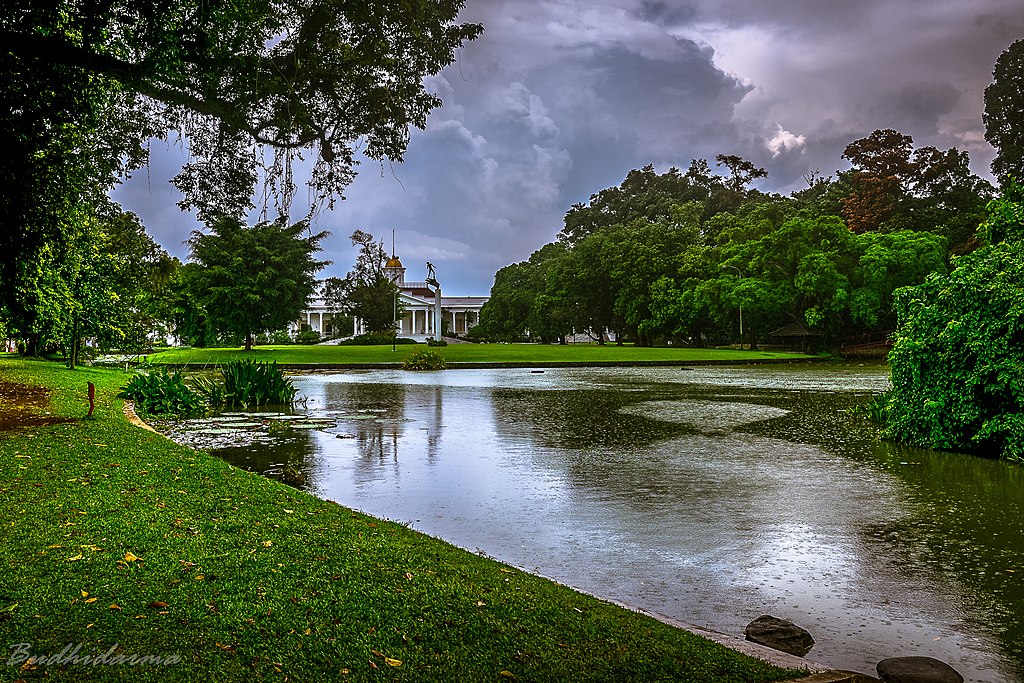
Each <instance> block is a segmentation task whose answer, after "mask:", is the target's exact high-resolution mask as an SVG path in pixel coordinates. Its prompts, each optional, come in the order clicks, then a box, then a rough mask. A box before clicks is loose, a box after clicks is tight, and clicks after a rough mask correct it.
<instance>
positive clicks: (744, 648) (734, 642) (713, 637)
mask: <svg viewBox="0 0 1024 683" xmlns="http://www.w3.org/2000/svg"><path fill="white" fill-rule="evenodd" d="M755 362H756V361H755ZM787 362H797V361H787ZM709 364H712V365H721V363H715V362H711V363H709ZM747 364H749V363H747ZM527 367H533V366H527ZM123 412H124V415H125V417H126V418H127V419H128V421H129V422H131V423H132V424H133V425H135V426H136V427H139V428H140V429H144V430H147V431H150V432H153V433H154V434H159V435H161V436H163V437H164V438H169V437H167V435H165V434H163V433H162V432H160V431H158V430H156V429H154V428H153V427H152V426H151V425H150V424H148V423H147V422H146V421H145V420H143V419H142V418H140V417H139V416H138V414H137V413H136V412H135V408H134V405H133V403H132V402H131V401H125V402H124V411H123ZM229 466H230V467H236V466H235V465H229ZM307 493H308V492H307ZM309 495H314V494H309ZM314 497H316V496H314ZM322 500H327V499H322ZM359 512H360V514H363V515H366V516H367V517H374V515H370V514H368V513H365V512H362V511H359ZM378 519H379V518H378ZM382 521H384V520H382ZM420 533H422V532H420ZM428 535H429V534H428ZM433 538H437V539H438V540H441V541H444V542H446V543H447V542H449V541H446V540H445V539H443V538H440V537H437V536H433ZM467 552H472V551H469V550H467ZM510 566H514V565H510ZM517 568H518V569H519V570H520V571H522V572H524V573H527V574H532V575H534V576H538V577H541V578H545V579H547V580H549V581H552V582H554V583H558V584H560V585H563V586H565V587H566V588H568V589H570V590H572V591H575V592H577V593H583V594H585V595H589V596H591V597H594V598H596V599H598V600H602V601H604V602H608V603H611V604H613V605H617V606H619V607H622V608H623V609H627V610H629V611H631V612H635V613H637V614H642V615H644V616H646V617H650V618H652V619H656V620H658V621H660V622H662V623H664V624H667V625H669V626H672V627H674V628H678V629H681V630H683V631H687V632H688V633H692V634H694V635H697V636H700V637H702V638H705V639H707V640H710V641H712V642H714V643H717V644H719V645H721V646H723V647H727V648H729V649H730V650H733V651H734V652H738V653H740V654H742V655H746V656H748V657H754V658H756V659H759V660H761V661H763V662H767V663H769V664H772V665H774V666H778V667H781V668H785V669H794V670H801V669H805V670H806V671H807V672H808V674H809V675H808V676H805V677H802V678H797V679H792V682H793V683H860V681H864V680H871V679H869V678H864V676H865V675H864V674H859V673H854V672H847V671H840V670H837V669H832V668H830V667H829V666H828V665H826V664H822V663H820V662H816V661H814V660H812V659H807V658H806V657H797V656H796V655H791V654H789V653H786V652H782V651H781V650H774V649H772V648H770V647H767V646H765V645H760V644H758V643H755V642H752V641H749V640H746V639H744V638H740V637H738V636H734V635H730V634H728V633H721V632H719V631H714V630H712V629H708V628H703V627H701V626H697V625H695V624H691V623H688V622H684V621H680V620H678V619H674V618H672V617H669V616H666V615H664V614H661V613H658V612H653V611H651V610H647V609H643V608H641V607H636V606H635V605H631V604H629V603H626V602H622V601H620V600H615V599H612V598H608V597H605V596H601V595H597V594H595V593H591V592H589V591H585V590H582V589H580V588H577V587H575V586H571V585H569V584H566V583H564V582H562V581H559V580H557V579H554V578H551V577H548V576H544V575H543V574H537V573H535V572H530V571H528V570H526V569H524V568H522V567H517Z"/></svg>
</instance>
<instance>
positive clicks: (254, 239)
mask: <svg viewBox="0 0 1024 683" xmlns="http://www.w3.org/2000/svg"><path fill="white" fill-rule="evenodd" d="M210 227H211V230H212V233H210V234H203V233H201V232H195V233H193V234H192V238H191V239H190V240H189V246H190V247H191V249H192V258H193V259H194V260H195V263H196V268H195V269H193V270H191V271H190V273H189V277H188V280H187V281H186V284H187V286H188V289H189V294H190V295H191V297H192V299H193V301H194V304H197V305H198V306H199V307H200V308H201V310H202V312H203V313H204V314H205V315H206V316H208V317H209V320H210V321H211V322H212V323H213V325H214V326H215V327H216V328H217V329H218V330H219V331H221V332H223V333H228V334H235V335H238V336H240V337H242V338H244V340H245V345H246V349H249V348H251V346H252V335H254V334H258V333H261V332H267V331H270V330H278V329H281V328H282V327H285V326H287V325H288V323H290V322H292V321H294V320H296V319H298V317H299V315H300V313H301V312H302V310H303V309H304V308H305V306H306V302H307V301H308V300H309V298H310V296H311V295H312V294H313V292H314V290H315V287H316V280H315V278H314V274H315V273H316V271H317V270H319V269H320V268H321V267H322V266H324V265H325V264H326V263H327V262H325V261H317V260H316V259H314V258H313V254H315V253H316V252H318V251H320V246H319V245H320V240H322V239H323V238H324V237H326V236H327V233H325V232H321V233H317V234H311V233H310V234H307V235H305V236H304V233H307V232H308V228H309V226H308V225H307V224H306V223H305V222H299V223H295V224H294V225H291V226H286V225H284V223H283V222H280V221H278V222H274V223H266V222H265V223H259V224H257V225H255V226H253V227H251V228H250V227H246V226H245V225H243V224H242V223H241V222H240V221H238V220H235V219H233V218H220V219H219V220H217V221H215V222H214V223H213V224H212V225H211V226H210Z"/></svg>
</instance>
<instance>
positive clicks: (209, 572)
mask: <svg viewBox="0 0 1024 683" xmlns="http://www.w3.org/2000/svg"><path fill="white" fill-rule="evenodd" d="M0 379H3V380H8V381H20V382H26V383H33V384H42V385H46V386H48V387H50V388H51V389H52V397H51V398H52V403H51V405H50V408H49V409H50V410H51V411H52V412H53V413H54V414H59V415H68V416H83V415H84V414H85V398H84V397H85V386H86V382H87V381H92V382H94V383H95V384H96V386H97V404H98V407H97V412H96V415H95V416H94V418H92V419H82V420H79V421H77V422H74V423H70V424H63V425H52V426H49V427H41V428H37V429H35V430H32V431H27V430H25V431H17V432H8V433H5V434H3V435H0V525H2V527H3V533H2V534H0V549H2V554H0V556H2V558H3V559H2V560H0V561H2V562H3V567H2V569H0V644H2V645H3V647H5V648H13V646H14V645H15V644H17V643H29V644H31V651H32V652H34V653H36V654H43V653H51V652H53V653H55V652H59V651H60V650H61V649H62V648H63V647H64V646H65V645H67V644H69V643H70V644H78V643H82V644H83V647H82V649H81V651H80V654H81V655H92V654H96V653H97V652H99V653H105V652H107V651H108V650H109V649H110V648H111V647H113V646H115V645H117V646H119V650H118V651H119V652H123V653H125V654H136V655H161V656H167V655H171V654H175V655H178V656H180V657H181V661H180V662H179V663H176V664H174V665H172V666H166V667H162V666H152V665H150V666H128V665H120V666H85V665H70V666H69V665H65V666H56V665H54V666H50V665H40V666H37V667H35V668H31V667H28V668H23V667H19V666H17V665H14V666H12V665H10V664H8V663H7V661H6V659H7V658H8V657H9V656H11V653H12V652H15V650H14V649H7V651H6V652H5V654H4V655H3V658H0V680H26V681H31V680H42V679H46V680H58V681H108V680H111V681H112V680H131V681H133V682H134V681H150V680H152V681H157V680H161V681H163V680H174V681H195V680H210V681H218V682H219V681H242V680H245V681H249V680H253V681H350V680H351V681H363V680H393V681H399V680H400V681H456V680H457V681H517V680H518V681H528V680H529V681H583V680H587V681H592V680H598V681H600V680H604V681H630V680H634V681H654V680H678V681H709V682H710V681H770V680H781V679H785V678H792V677H794V676H795V675H797V674H796V673H795V672H791V671H789V672H788V671H783V670H780V669H776V668H774V667H771V666H769V665H767V664H764V663H762V662H759V661H756V660H752V659H748V658H746V657H743V656H741V655H738V654H736V653H733V652H732V651H730V650H727V649H725V648H722V647H720V646H717V645H714V644H712V643H710V642H708V641H705V640H703V639H701V638H699V637H697V636H694V635H692V634H689V633H687V632H685V631H681V630H678V629H674V628H672V627H669V626H667V625H665V624H662V623H660V622H658V621H655V620H653V619H649V618H646V617H643V616H640V615H638V614H635V613H632V612H629V611H627V610H624V609H621V608H619V607H616V606H613V605H610V604H608V603H605V602H602V601H600V600H597V599H594V598H591V597H588V596H585V595H582V594H580V593H577V592H575V591H572V590H570V589H568V588H565V587H563V586H560V585H558V584H555V583H552V582H550V581H547V580H544V579H541V578H538V577H535V576H532V575H529V574H526V573H523V572H521V571H519V570H517V569H514V568H511V567H508V566H506V565H503V564H500V563H498V562H495V561H493V560H489V559H487V558H483V557H479V556H477V555H474V554H472V553H469V552H466V551H463V550H460V549H457V548H455V547H453V546H451V545H449V544H447V543H444V542H442V541H439V540H436V539H433V538H429V537H427V536H424V535H422V534H419V533H417V532H414V531H412V530H410V529H407V528H405V527H403V526H401V525H398V524H393V523H389V522H384V521H381V520H377V519H373V518H371V517H368V516H366V515H362V514H358V513H354V512H352V511H351V510H348V509H346V508H343V507H341V506H339V505H336V504H333V503H331V502H327V501H321V500H318V499H316V498H314V497H312V496H309V495H306V494H304V493H301V492H298V491H296V490H294V489H291V488H289V487H287V486H285V485H284V484H281V483H279V482H276V481H273V480H270V479H265V478H263V477H260V476H258V475H254V474H249V473H246V472H244V471H241V470H238V469H236V468H233V467H231V466H229V465H227V464H226V463H224V462H223V461H221V460H219V459H217V458H214V457H212V456H209V455H206V454H204V453H201V452H195V451H192V450H190V449H187V448H184V447H181V446H178V445H176V444H173V443H171V442H170V441H168V440H166V439H164V438H163V437H161V436H158V435H156V434H152V433H149V432H145V431H143V430H141V429H139V428H137V427H135V426H132V425H130V424H129V423H128V422H127V421H126V420H125V418H124V416H123V415H122V414H121V401H119V400H117V399H115V398H114V394H115V393H116V391H117V389H118V387H120V386H121V385H122V384H123V383H124V382H125V375H123V374H121V373H119V372H116V371H109V370H99V369H80V370H76V371H74V372H69V371H67V370H64V369H63V368H62V367H60V366H58V365H55V364H46V363H42V362H30V361H14V360H8V359H3V360H0ZM3 409H4V407H3V406H0V410H3ZM537 523H538V524H542V523H543V520H538V521H537ZM680 588H681V589H685V587H680Z"/></svg>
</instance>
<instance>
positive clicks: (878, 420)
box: [850, 391, 892, 427]
mask: <svg viewBox="0 0 1024 683" xmlns="http://www.w3.org/2000/svg"><path fill="white" fill-rule="evenodd" d="M891 396H892V392H891V391H883V392H882V393H880V394H875V395H874V396H872V397H871V398H870V399H869V400H868V402H867V403H863V404H861V405H858V406H854V407H853V408H850V412H851V413H853V414H854V415H860V416H861V417H866V418H867V419H869V420H871V421H872V422H874V423H875V424H876V425H879V426H881V427H884V426H885V425H886V423H887V422H888V421H889V399H890V397H891Z"/></svg>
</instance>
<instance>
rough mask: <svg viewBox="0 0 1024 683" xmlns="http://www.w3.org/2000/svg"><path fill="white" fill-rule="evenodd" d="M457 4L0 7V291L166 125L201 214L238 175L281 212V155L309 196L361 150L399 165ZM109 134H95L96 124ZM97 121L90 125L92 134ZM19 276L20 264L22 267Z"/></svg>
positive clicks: (234, 199)
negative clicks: (305, 164) (179, 144)
mask: <svg viewBox="0 0 1024 683" xmlns="http://www.w3.org/2000/svg"><path fill="white" fill-rule="evenodd" d="M462 5H463V0H407V1H405V2H401V3H394V2H385V1H383V0H371V1H368V2H349V1H348V0H253V1H252V2H227V1H225V0H212V1H208V0H183V1H181V2H167V1H166V0H101V1H100V2H85V1H83V0H21V1H18V2H8V3H3V4H2V5H0V45H3V48H2V49H0V67H2V70H3V73H4V78H3V79H2V83H0V100H2V101H0V104H2V105H4V106H0V142H2V143H3V147H4V149H5V152H8V153H11V152H13V158H14V161H15V163H14V164H11V165H5V168H4V169H3V172H2V174H0V198H2V199H0V202H3V203H2V204H0V209H3V211H2V216H0V221H2V224H0V228H2V230H0V235H2V236H3V243H2V244H0V246H2V247H3V250H2V252H3V253H2V256H0V258H2V259H3V260H2V267H0V285H2V286H0V289H2V290H3V291H4V292H7V291H9V289H10V287H9V285H10V284H11V283H12V282H14V281H15V280H16V279H17V278H19V277H31V276H32V273H31V272H30V271H31V264H32V262H33V259H34V258H35V254H37V253H39V251H40V250H41V249H43V247H44V246H45V245H46V244H51V243H52V244H55V246H56V250H57V251H58V252H59V251H60V250H61V249H62V248H63V242H64V241H65V232H66V231H65V230H64V223H65V222H66V220H67V216H68V215H69V214H70V213H71V209H72V205H74V204H75V203H77V202H80V201H83V199H85V197H84V195H85V193H86V191H87V190H90V189H94V188H95V189H98V191H99V192H101V193H102V192H104V191H106V189H108V188H109V186H110V183H111V182H113V179H114V178H115V177H117V176H118V175H119V174H121V173H123V172H124V171H125V170H126V169H128V168H131V167H132V166H134V165H137V163H138V162H139V161H140V156H139V152H140V151H141V149H142V146H141V144H142V143H143V142H144V141H145V140H146V139H147V138H148V137H149V136H151V135H154V134H155V135H165V134H166V133H167V132H168V131H177V132H178V133H179V134H181V135H182V136H183V137H184V138H185V139H186V142H187V144H188V148H189V153H190V159H191V160H190V162H189V163H188V164H187V165H186V166H185V167H184V168H183V169H182V172H181V173H180V174H179V175H178V176H177V178H176V179H175V182H176V184H177V185H178V187H179V188H181V190H182V192H183V195H184V196H183V199H182V202H181V204H182V206H183V207H186V208H192V209H195V210H196V211H197V212H198V214H199V216H200V217H201V218H202V219H203V220H204V221H207V222H209V221H213V220H216V219H217V218H219V217H220V216H222V215H228V216H233V217H236V218H240V217H241V216H242V215H243V214H244V212H245V211H246V210H247V209H248V208H249V207H250V206H251V197H252V190H253V186H254V183H255V182H256V181H257V179H258V178H259V176H261V175H262V176H263V177H264V178H265V180H266V181H267V188H268V190H269V191H268V192H267V193H265V196H267V197H269V198H270V199H271V200H274V201H276V203H277V205H278V206H277V208H278V211H279V213H281V214H283V215H286V216H287V214H288V205H289V203H290V200H291V197H292V196H293V194H294V192H295V189H296V188H295V182H294V180H293V177H294V176H293V174H292V168H291V162H292V160H293V159H296V158H299V155H300V154H303V153H304V150H305V153H306V154H307V156H306V158H309V159H311V160H312V175H311V178H310V179H309V185H310V188H311V194H312V196H313V197H314V202H313V204H314V206H317V205H320V204H322V203H323V202H324V201H327V202H330V201H332V200H333V199H334V198H337V197H340V196H341V194H342V191H343V189H344V188H345V186H346V185H347V184H348V183H349V182H350V181H351V179H352V177H353V175H354V166H355V165H356V163H357V161H356V159H355V154H356V152H357V150H358V151H361V152H362V153H363V154H365V155H367V156H368V157H370V158H372V159H376V160H384V159H394V160H400V159H401V158H402V156H403V154H404V151H405V148H406V145H407V143H408V140H409V128H410V126H417V127H422V126H423V125H424V124H425V122H426V117H427V114H428V113H429V111H430V110H431V109H432V108H434V107H436V106H437V105H438V104H439V103H440V100H439V99H438V98H437V97H436V96H435V95H433V94H431V93H429V92H428V91H427V90H426V89H425V87H424V77H425V76H427V75H430V74H434V73H437V72H438V71H440V70H441V69H442V68H444V67H445V66H446V65H447V64H449V63H450V62H451V61H452V60H453V59H454V56H455V52H456V50H457V48H458V47H459V46H460V45H461V44H463V43H464V42H465V41H467V40H472V39H473V38H475V37H476V36H477V35H478V34H479V33H480V31H481V27H480V26H478V25H472V24H457V23H455V17H456V16H457V14H458V12H459V10H460V9H461V7H462ZM106 132H109V134H106ZM98 133H103V134H98ZM26 271H28V272H26Z"/></svg>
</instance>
